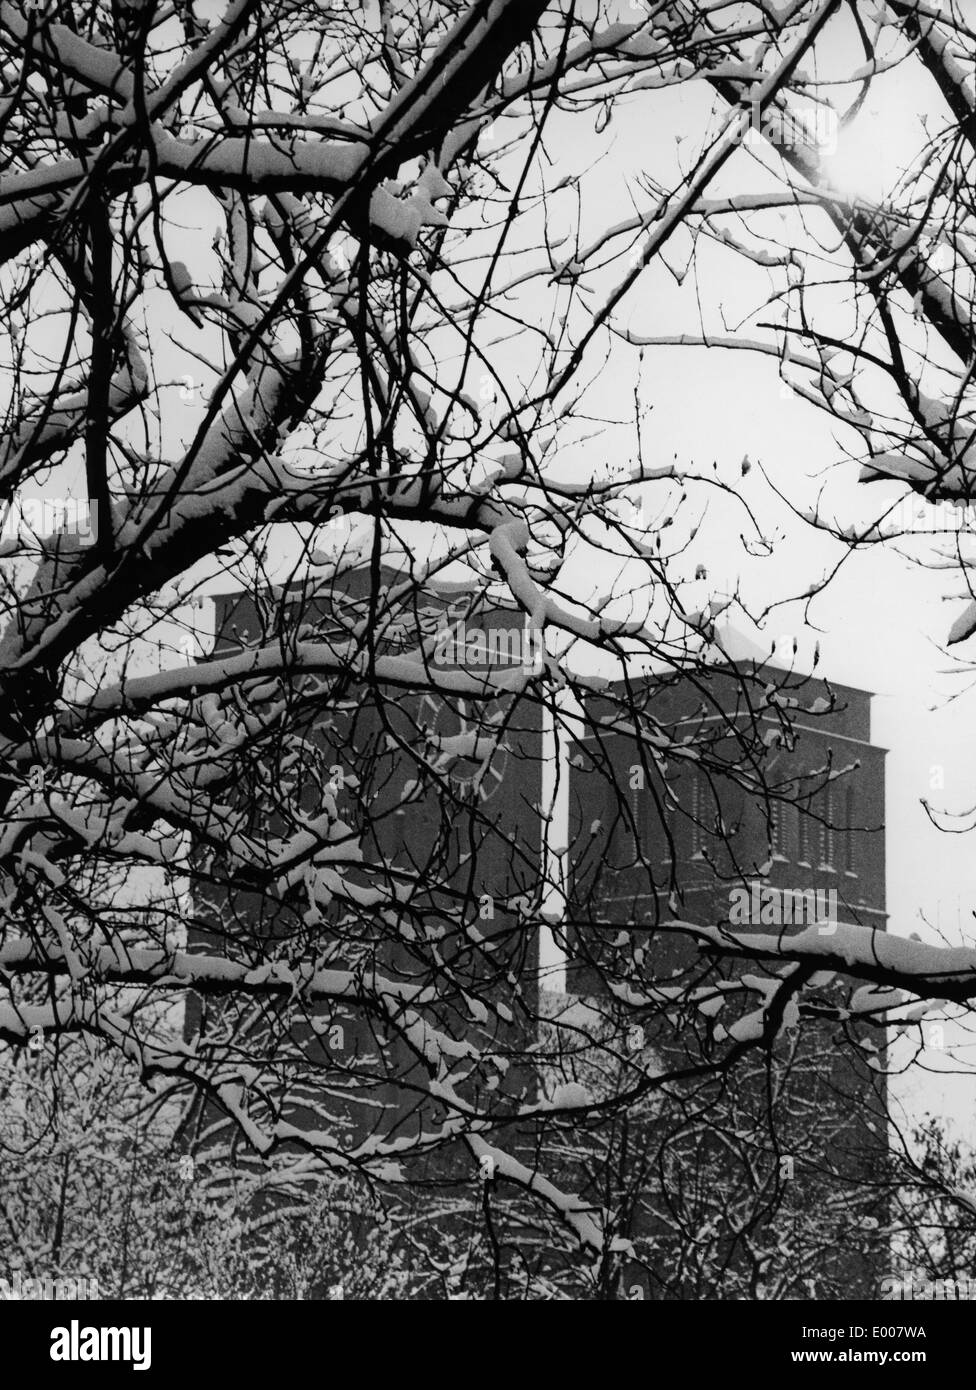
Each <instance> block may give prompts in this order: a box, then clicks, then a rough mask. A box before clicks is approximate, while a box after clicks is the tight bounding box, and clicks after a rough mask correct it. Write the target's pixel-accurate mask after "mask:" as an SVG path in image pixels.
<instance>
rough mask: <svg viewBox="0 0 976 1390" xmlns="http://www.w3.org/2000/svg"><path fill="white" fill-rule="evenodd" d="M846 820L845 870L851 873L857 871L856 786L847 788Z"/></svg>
mask: <svg viewBox="0 0 976 1390" xmlns="http://www.w3.org/2000/svg"><path fill="white" fill-rule="evenodd" d="M845 810H846V814H845V817H844V819H845V822H846V829H845V831H844V870H845V872H846V873H849V874H856V873H857V845H856V842H855V839H854V788H853V787H848V788H847V795H846V799H845Z"/></svg>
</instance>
